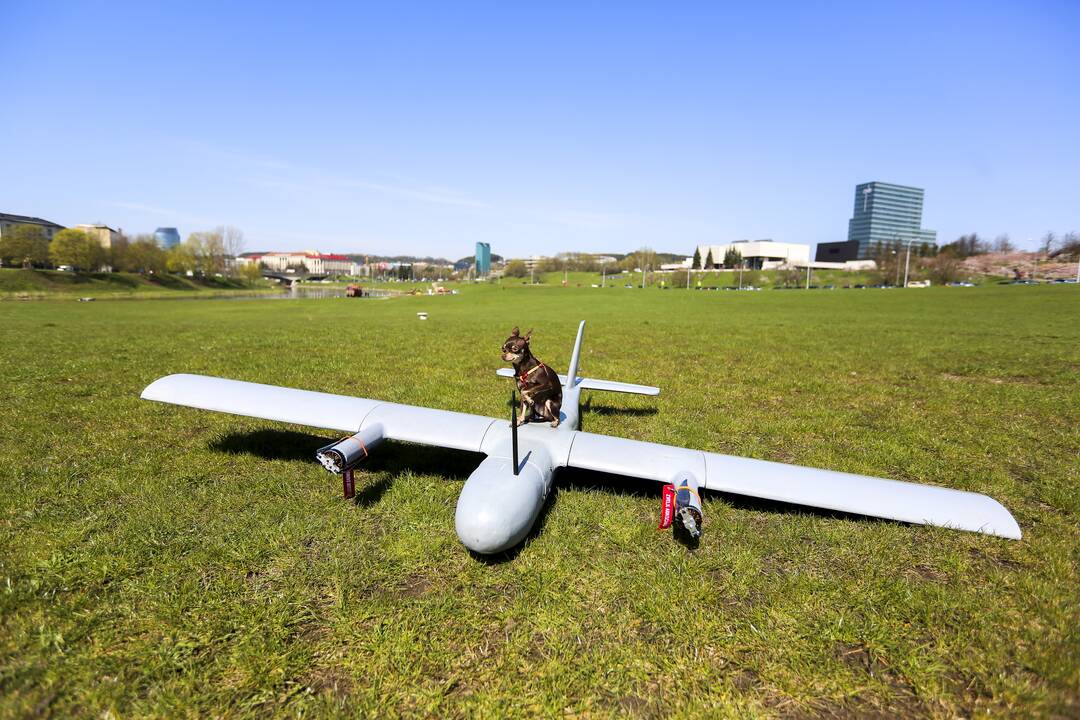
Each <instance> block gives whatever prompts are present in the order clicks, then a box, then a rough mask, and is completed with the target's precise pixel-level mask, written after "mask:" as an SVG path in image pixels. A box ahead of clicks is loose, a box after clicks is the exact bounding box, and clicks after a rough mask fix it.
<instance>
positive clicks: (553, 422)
mask: <svg viewBox="0 0 1080 720" xmlns="http://www.w3.org/2000/svg"><path fill="white" fill-rule="evenodd" d="M551 427H559V421H558V420H552V421H551Z"/></svg>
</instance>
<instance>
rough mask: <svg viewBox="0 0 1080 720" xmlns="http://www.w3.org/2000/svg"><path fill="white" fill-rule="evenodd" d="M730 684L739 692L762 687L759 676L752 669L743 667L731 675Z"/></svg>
mask: <svg viewBox="0 0 1080 720" xmlns="http://www.w3.org/2000/svg"><path fill="white" fill-rule="evenodd" d="M731 684H732V685H734V686H735V689H736V690H738V691H739V692H748V691H751V690H757V689H759V688H761V687H762V682H761V678H760V677H759V676H758V674H757V673H756V672H754V671H753V670H749V669H747V668H743V669H742V670H739V671H738V672H737V673H735V674H734V675H732V676H731Z"/></svg>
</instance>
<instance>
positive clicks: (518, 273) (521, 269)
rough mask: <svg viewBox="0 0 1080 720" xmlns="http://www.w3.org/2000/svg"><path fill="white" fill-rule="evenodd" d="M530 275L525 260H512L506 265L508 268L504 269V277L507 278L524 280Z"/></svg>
mask: <svg viewBox="0 0 1080 720" xmlns="http://www.w3.org/2000/svg"><path fill="white" fill-rule="evenodd" d="M528 274H529V269H528V268H527V267H525V261H524V260H511V261H510V262H508V263H506V268H504V269H503V275H505V276H506V277H514V278H523V277H525V276H526V275H528Z"/></svg>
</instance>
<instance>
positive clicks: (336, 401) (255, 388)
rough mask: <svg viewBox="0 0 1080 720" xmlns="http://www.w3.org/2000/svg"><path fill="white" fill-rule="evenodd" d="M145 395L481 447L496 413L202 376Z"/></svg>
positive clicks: (177, 379)
mask: <svg viewBox="0 0 1080 720" xmlns="http://www.w3.org/2000/svg"><path fill="white" fill-rule="evenodd" d="M142 398H143V399H144V400H156V401H158V402H163V403H171V404H173V405H186V406H187V407H193V408H200V409H202V410H216V411H217V412H225V413H232V414H234V415H247V416H248V417H257V418H263V419H265V420H277V421H280V422H287V423H295V424H297V425H309V426H311V427H318V428H326V429H328V430H340V431H342V432H348V433H355V432H359V431H360V430H361V429H362V428H363V427H366V426H370V425H372V424H374V423H381V424H382V426H383V435H384V437H386V438H388V439H391V440H401V441H404V442H414V443H420V444H422V445H436V446H438V447H445V448H454V449H457V450H471V451H473V452H480V446H481V445H482V444H483V442H484V435H486V434H487V431H488V429H489V428H490V427H491V424H492V423H494V422H496V420H495V419H494V418H489V417H483V416H481V415H469V414H467V413H459V412H453V411H451V410H435V409H433V408H423V407H414V406H412V405H401V404H398V403H391V402H381V401H379V400H367V399H365V398H356V397H348V396H345V395H331V394H330V393H321V392H312V391H310V390H295V389H293V388H285V387H278V386H276V385H263V384H261V383H250V382H242V381H240V380H225V379H223V378H215V377H208V376H206V375H168V376H166V377H163V378H161V379H159V380H155V381H154V382H152V383H150V385H148V386H147V387H146V389H145V390H143V392H142Z"/></svg>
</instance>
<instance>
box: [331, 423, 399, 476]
mask: <svg viewBox="0 0 1080 720" xmlns="http://www.w3.org/2000/svg"><path fill="white" fill-rule="evenodd" d="M382 441H383V427H382V425H380V424H378V423H376V424H375V425H372V426H371V427H367V428H364V429H363V430H361V431H360V432H358V433H356V434H355V435H350V436H349V437H347V438H345V439H344V440H339V441H337V442H336V443H332V444H330V445H327V446H326V447H322V448H319V449H318V450H317V451H316V452H315V457H316V458H317V459H318V461H319V462H320V463H322V466H323V467H324V468H326V469H327V470H328V471H330V472H332V473H334V474H335V475H340V474H342V473H343V472H345V471H346V470H350V469H352V468H354V467H356V465H358V464H359V463H360V462H361V461H362V460H363V459H364V458H366V457H367V456H368V454H369V452H370V451H371V450H372V449H373V448H375V447H376V446H377V445H378V444H379V443H381V442H382Z"/></svg>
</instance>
